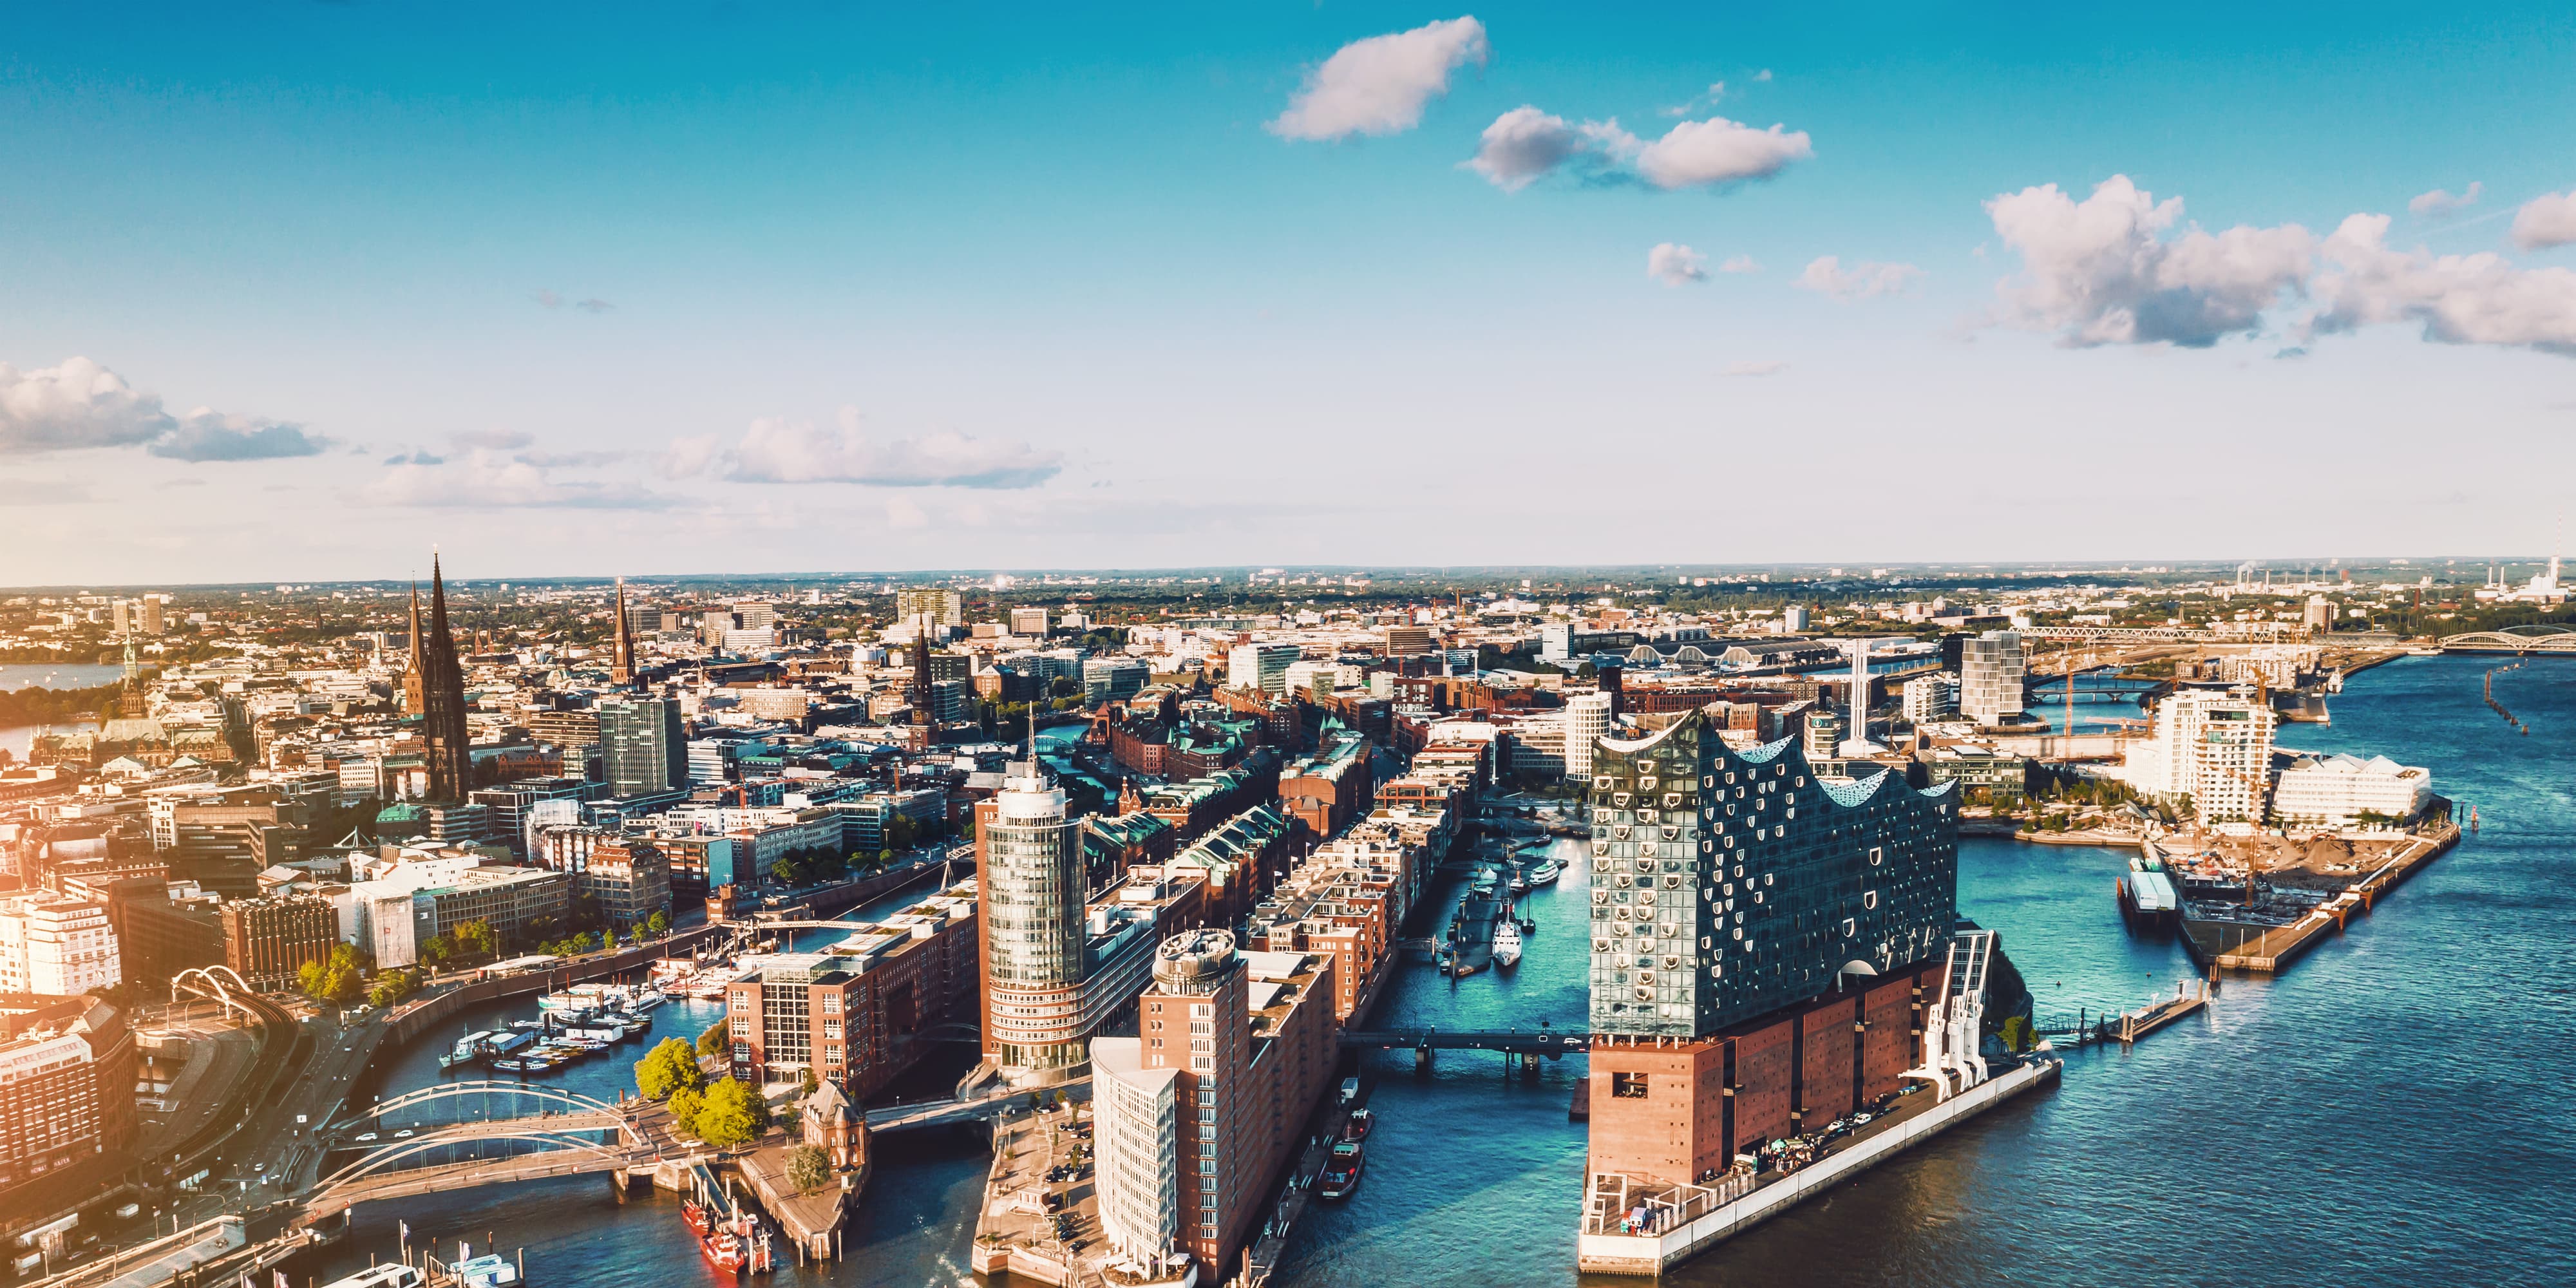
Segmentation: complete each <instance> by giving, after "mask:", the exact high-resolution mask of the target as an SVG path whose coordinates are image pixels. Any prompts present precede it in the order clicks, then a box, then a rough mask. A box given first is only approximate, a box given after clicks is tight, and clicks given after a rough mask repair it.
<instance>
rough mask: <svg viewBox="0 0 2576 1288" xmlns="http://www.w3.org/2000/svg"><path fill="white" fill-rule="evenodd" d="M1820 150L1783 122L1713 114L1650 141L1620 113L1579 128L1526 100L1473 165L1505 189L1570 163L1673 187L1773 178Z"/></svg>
mask: <svg viewBox="0 0 2576 1288" xmlns="http://www.w3.org/2000/svg"><path fill="white" fill-rule="evenodd" d="M1814 155H1815V151H1814V149H1813V148H1811V147H1810V146H1809V145H1808V140H1807V135H1806V132H1805V131H1803V130H1802V131H1794V132H1793V131H1788V130H1786V129H1785V128H1784V127H1782V126H1777V125H1774V126H1772V127H1771V128H1770V129H1767V130H1757V129H1754V128H1753V127H1752V126H1749V125H1740V124H1738V123H1736V122H1734V121H1729V120H1726V119H1724V118H1722V117H1711V118H1709V119H1708V120H1705V121H1683V122H1681V123H1680V124H1678V125H1675V126H1674V127H1673V128H1672V129H1670V130H1669V131H1666V132H1665V134H1664V136H1663V137H1662V138H1660V139H1657V140H1655V141H1654V142H1652V143H1648V142H1646V141H1644V140H1642V139H1640V138H1638V137H1637V136H1636V135H1634V134H1630V133H1629V132H1628V131H1627V130H1625V129H1622V128H1621V127H1620V125H1619V122H1618V119H1617V118H1615V117H1614V118H1612V119H1610V120H1607V121H1585V122H1584V123H1582V124H1581V125H1576V124H1573V123H1572V122H1569V121H1567V120H1566V119H1565V118H1564V117H1561V116H1556V115H1552V114H1550V113H1548V112H1544V111H1541V110H1539V109H1538V108H1536V107H1532V106H1527V105H1523V106H1521V107H1516V108H1513V109H1512V110H1511V111H1508V112H1505V113H1503V114H1502V115H1501V116H1498V117H1496V118H1494V123H1493V124H1491V125H1488V126H1486V127H1485V132H1484V135H1483V136H1482V138H1481V139H1480V140H1479V142H1478V145H1477V148H1476V155H1475V157H1474V158H1473V159H1471V160H1469V161H1468V162H1467V167H1468V168H1469V169H1471V170H1474V171H1475V172H1476V173H1478V174H1481V175H1483V176H1485V178H1486V179H1487V180H1488V181H1490V182H1491V183H1492V184H1493V185H1494V186H1495V187H1497V188H1501V189H1502V190H1504V191H1505V192H1518V191H1520V190H1521V189H1522V188H1526V187H1528V186H1529V185H1530V184H1531V183H1533V182H1535V181H1537V180H1538V179H1540V178H1541V177H1543V176H1545V175H1547V174H1549V173H1552V172H1554V171H1556V170H1559V169H1563V168H1569V167H1571V168H1578V169H1581V170H1583V171H1586V172H1590V173H1593V174H1597V175H1601V176H1603V177H1606V178H1611V179H1617V180H1622V181H1630V182H1638V181H1642V182H1644V183H1646V184H1649V185H1651V186H1653V187H1657V188H1661V189H1664V190H1666V191H1671V190H1673V189H1676V188H1717V187H1725V186H1727V185H1730V184H1735V183H1742V182H1745V181H1747V180H1752V179H1767V178H1770V177H1771V176H1772V175H1775V174H1778V173H1779V172H1780V170H1781V168H1782V167H1784V166H1786V165H1788V164H1789V163H1790V162H1792V161H1797V160H1802V159H1804V158H1807V157H1811V156H1814Z"/></svg>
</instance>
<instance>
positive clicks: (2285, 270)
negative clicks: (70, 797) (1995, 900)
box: [0, 0, 2576, 585]
mask: <svg viewBox="0 0 2576 1288" xmlns="http://www.w3.org/2000/svg"><path fill="white" fill-rule="evenodd" d="M2092 8H2094V7H2092V6H2063V5H2021V4H2007V5H1996V4H1981V5H1964V4H1962V5H1946V4H1925V3H1914V4H1895V5H1874V4H1839V5H1830V6H1785V5H1740V4H1716V3H1699V4H1691V5H1562V4H1558V5H1509V6H1496V5H1489V4H1479V5H1475V6H1473V7H1472V8H1460V7H1457V6H1455V5H1448V6H1441V5H1434V6H1424V5H1418V4H1360V3H1334V2H1330V0H1327V2H1325V3H1313V2H1312V0H1304V2H1297V3H1268V2H1266V0H1242V2H1239V3H1232V4H1225V5H1206V4H1186V5H1184V4H1172V5H1155V4H1139V3H1129V4H1121V5H1115V6H1066V5H1048V6H1039V5H1013V4H988V5H984V6H977V7H971V8H970V7H963V6H936V5H915V6H892V5H878V6H847V5H795V4H752V3H739V4H690V5H655V4H648V3H632V4H617V5H583V4H572V3H562V4H548V5H542V6H528V5H480V4H472V3H450V4H444V5H436V6H420V5H392V4H382V3H366V2H359V3H347V4H290V3H265V4H246V5H236V6H205V5H168V6H133V5H120V4H113V3H99V4H87V5H52V6H36V7H24V8H21V9H19V10H16V11H14V12H13V14H12V20H11V25H10V29H9V32H8V34H7V36H6V37H5V39H0V137H5V138H7V139H8V140H9V146H8V157H7V160H6V162H5V163H0V176H5V177H0V584H9V585H73V584H83V583H99V584H145V583H151V582H156V581H168V582H173V583H177V582H202V581H255V582H257V581H270V580H277V581H303V580H336V579H364V578H376V577H391V576H404V575H409V574H411V573H414V572H417V571H419V570H421V569H422V567H423V566H424V565H425V563H426V555H427V552H428V551H429V549H430V548H431V547H432V546H433V545H435V546H437V547H438V548H439V549H441V550H442V551H443V552H444V554H445V559H446V564H447V567H448V568H449V569H450V571H451V572H453V573H455V574H457V575H459V576H465V577H472V578H478V579H479V578H494V577H511V576H517V577H536V576H587V575H608V574H616V573H632V574H637V575H648V574H653V573H715V572H745V573H754V572H763V571H787V570H817V569H847V570H854V571H881V570H882V571H893V570H908V569H952V568H987V567H989V568H1003V569H1034V568H1111V567H1124V568H1145V567H1169V566H1196V565H1211V564H1246V563H1248V564H1274V565H1289V564H1300V563H1313V564H1321V563H1332V564H1362V565H1365V564H1426V563H1434V564H1436V563H1448V564H1486V563H1495V564H1499V563H1516V564H1529V563H1613V562H1615V563H1673V562H1681V563H1709V564H1716V563H1734V562H1773V561H1824V562H1843V561H1854V562H1880V563H1887V562H1923V561H2013V560H2050V559H2070V560H2073V559H2085V560H2096V559H2099V560H2161V559H2271V560H2275V561H2280V560H2295V559H2299V558H2305V557H2322V556H2337V555H2340V556H2348V557H2359V556H2371V555H2396V554H2404V555H2441V554H2456V555H2460V556H2463V557H2470V556H2488V555H2500V554H2508V553H2510V554H2534V553H2546V552H2547V551H2548V550H2549V548H2550V547H2551V546H2552V545H2553V544H2554V543H2555V542H2556V540H2557V537H2556V533H2557V532H2558V530H2559V528H2560V526H2561V524H2560V515H2561V513H2562V511H2563V510H2564V509H2565V508H2566V503H2567V500H2568V494H2569V491H2570V487H2569V482H2568V481H2569V479H2570V477H2571V466H2576V450H2571V445H2570V444H2571V433H2570V431H2571V430H2576V129H2571V128H2570V125H2569V122H2571V121H2576V13H2571V12H2570V11H2568V10H2567V9H2566V8H2565V7H2564V6H2547V5H2530V6H2476V5H2470V6H2441V5H2422V4H2409V5H2403V6H2396V5H2389V6H2381V5H2372V4H2338V5H2333V6H2324V5H2311V4H2298V3H2281V4H2274V5H2244V4H2230V5H2226V6H2214V5H2197V4H2188V3H2182V4H2173V5H2166V6H2160V7H2158V8H2157V9H2155V10H2154V11H2153V12H2152V13H2148V12H2143V11H2138V10H2135V9H2119V8H2111V9H2105V10H2103V11H2102V12H2098V13H2096V12H2076V11H2077V10H2090V9H2092Z"/></svg>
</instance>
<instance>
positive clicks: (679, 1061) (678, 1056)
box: [635, 1038, 707, 1100]
mask: <svg viewBox="0 0 2576 1288" xmlns="http://www.w3.org/2000/svg"><path fill="white" fill-rule="evenodd" d="M706 1083H707V1075H706V1074H705V1072H703V1071H702V1070H700V1069H699V1068H698V1053H697V1052H696V1051H694V1050H692V1049H690V1047H689V1044H688V1043H686V1042H683V1041H681V1040H680V1039H678V1038H664V1039H662V1040H661V1042H659V1043H657V1044H655V1046H654V1047H653V1049H652V1050H650V1051H647V1052H645V1053H644V1058H643V1059H641V1060H638V1061H636V1062H635V1089H636V1090H637V1091H640V1092H643V1093H644V1095H645V1097H646V1098H647V1099H651V1100H662V1099H665V1098H667V1097H669V1096H670V1095H671V1093H673V1092H675V1091H679V1090H682V1089H684V1088H685V1089H687V1090H690V1091H695V1090H697V1089H698V1088H700V1087H703V1086H705V1085H706Z"/></svg>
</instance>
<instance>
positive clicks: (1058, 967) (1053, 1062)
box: [975, 760, 1089, 1076]
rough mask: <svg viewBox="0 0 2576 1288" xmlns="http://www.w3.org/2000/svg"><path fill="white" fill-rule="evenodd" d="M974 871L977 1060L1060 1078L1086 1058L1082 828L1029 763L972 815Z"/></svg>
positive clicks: (1060, 794)
mask: <svg viewBox="0 0 2576 1288" xmlns="http://www.w3.org/2000/svg"><path fill="white" fill-rule="evenodd" d="M975 871H976V875H977V879H978V880H979V881H980V882H981V883H982V885H983V890H984V897H983V900H982V901H981V904H980V907H979V915H980V916H981V917H982V918H983V921H984V924H983V925H982V926H981V927H980V928H978V931H977V934H976V940H977V946H978V948H979V950H980V951H981V952H982V954H983V959H984V960H983V976H984V1054H985V1056H986V1058H988V1059H990V1060H991V1061H992V1062H993V1063H994V1064H996V1065H998V1066H1001V1067H1002V1068H1005V1069H1014V1070H1033V1071H1036V1072H1038V1073H1040V1074H1042V1075H1044V1074H1055V1075H1059V1076H1060V1074H1061V1072H1062V1071H1063V1070H1066V1069H1069V1068H1071V1067H1072V1066H1074V1065H1078V1064H1080V1063H1082V1062H1083V1060H1084V1059H1085V1048H1084V1039H1085V1038H1086V1037H1087V1036H1088V1035H1089V1029H1088V1027H1087V1025H1086V1023H1085V1017H1084V1016H1083V1014H1082V1011H1083V1002H1082V982H1083V976H1084V968H1085V966H1086V965H1088V963H1087V961H1086V960H1085V956H1084V950H1085V947H1086V941H1087V937H1086V936H1085V934H1084V929H1083V913H1084V905H1083V896H1084V894H1085V873H1084V870H1083V864H1082V826H1081V824H1079V823H1077V822H1074V821H1072V820H1070V819H1067V818H1066V817H1065V796H1064V792H1063V790H1062V789H1060V788H1058V787H1057V786H1056V785H1055V784H1053V783H1050V782H1048V781H1047V780H1046V778H1045V777H1044V776H1043V775H1041V774H1040V772H1039V769H1038V765H1037V763H1036V762H1035V761H1034V760H1031V761H1025V762H1022V763H1019V764H1016V765H1013V766H1012V773H1011V776H1010V777H1009V778H1008V779H1006V780H1005V781H1004V783H1003V785H1002V790H1001V791H1000V792H999V793H998V794H996V795H995V796H994V797H993V798H992V799H991V800H988V801H985V802H983V803H982V804H979V805H978V806H976V809H975Z"/></svg>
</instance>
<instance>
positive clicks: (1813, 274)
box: [1789, 255, 1923, 300]
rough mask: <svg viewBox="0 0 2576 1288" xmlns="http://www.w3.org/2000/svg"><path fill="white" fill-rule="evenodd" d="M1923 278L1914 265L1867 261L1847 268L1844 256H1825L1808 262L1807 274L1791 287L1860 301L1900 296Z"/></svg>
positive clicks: (1802, 275)
mask: <svg viewBox="0 0 2576 1288" xmlns="http://www.w3.org/2000/svg"><path fill="white" fill-rule="evenodd" d="M1921 276H1923V270H1922V269H1919V268H1916V267H1915V266H1913V265H1912V264H1881V263H1878V262H1876V261H1874V260H1866V259H1864V260H1855V261H1854V262H1853V263H1852V266H1851V267H1850V268H1845V267H1843V261H1842V257H1841V256H1838V255H1826V256H1822V257H1820V258H1818V259H1816V260H1814V261H1813V262H1811V263H1809V264H1808V265H1807V269H1806V271H1805V272H1803V273H1800V274H1798V280H1796V281H1794V282H1791V283H1789V284H1790V285H1791V286H1795V287H1797V288H1798V289H1800V290H1802V291H1814V292H1816V293H1817V294H1819V295H1830V296H1833V297H1834V298H1835V299H1838V300H1858V299H1867V298H1869V297H1870V296H1873V295H1895V294H1898V293H1900V292H1902V291H1903V290H1904V289H1905V288H1906V287H1907V286H1910V285H1912V284H1913V282H1914V279H1915V278H1918V277H1921Z"/></svg>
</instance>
